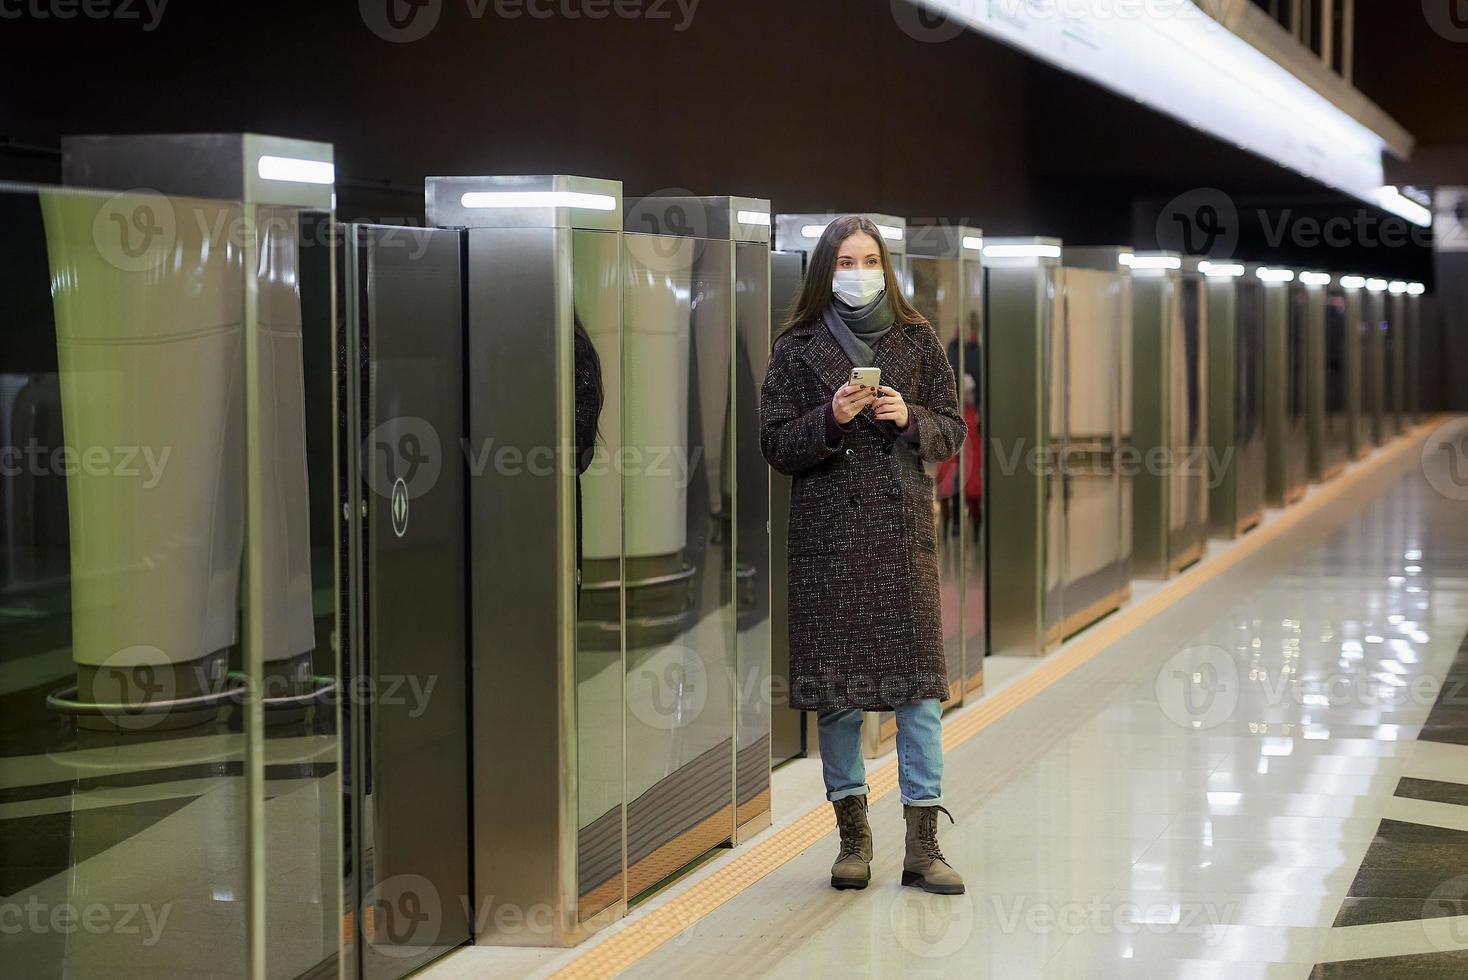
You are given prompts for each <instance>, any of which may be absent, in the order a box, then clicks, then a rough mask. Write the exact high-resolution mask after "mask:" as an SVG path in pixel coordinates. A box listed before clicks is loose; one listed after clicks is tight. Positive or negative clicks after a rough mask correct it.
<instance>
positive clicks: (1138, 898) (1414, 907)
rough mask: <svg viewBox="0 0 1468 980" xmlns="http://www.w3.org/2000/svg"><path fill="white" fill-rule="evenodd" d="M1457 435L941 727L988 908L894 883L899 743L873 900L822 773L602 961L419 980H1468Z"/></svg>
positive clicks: (596, 950)
mask: <svg viewBox="0 0 1468 980" xmlns="http://www.w3.org/2000/svg"><path fill="white" fill-rule="evenodd" d="M1455 426H1456V427H1457V428H1453V427H1455ZM1449 436H1450V437H1451V439H1452V440H1453V442H1454V445H1453V447H1452V448H1453V449H1455V450H1456V449H1463V450H1464V453H1465V456H1468V422H1465V421H1464V420H1462V419H1457V420H1445V419H1443V418H1437V419H1433V420H1431V421H1430V422H1429V423H1426V424H1424V425H1422V426H1419V427H1418V428H1416V429H1414V430H1411V431H1409V432H1408V433H1407V434H1405V435H1403V436H1401V437H1399V438H1397V439H1396V440H1395V441H1394V442H1392V443H1390V444H1389V445H1387V446H1386V447H1383V448H1382V449H1379V450H1377V451H1376V452H1375V453H1374V454H1373V455H1372V456H1371V457H1369V458H1368V459H1366V460H1363V461H1361V462H1358V463H1355V464H1353V465H1352V466H1351V467H1350V468H1349V469H1348V470H1347V472H1346V473H1345V474H1344V475H1342V476H1340V477H1338V478H1337V479H1336V480H1334V481H1331V482H1330V483H1327V484H1324V485H1321V486H1316V487H1312V488H1311V490H1310V492H1309V494H1308V495H1307V496H1306V498H1305V500H1304V501H1302V502H1301V503H1299V504H1296V505H1295V506H1294V507H1292V508H1290V509H1288V510H1286V511H1279V512H1275V511H1271V512H1270V513H1269V515H1268V516H1267V518H1266V520H1265V522H1264V523H1263V524H1262V525H1261V526H1260V527H1259V528H1257V529H1256V530H1254V531H1252V532H1250V533H1249V534H1247V535H1245V536H1244V537H1243V538H1241V539H1239V540H1238V541H1234V542H1214V543H1213V544H1212V545H1211V546H1210V549H1209V554H1208V556H1207V557H1206V558H1205V559H1204V560H1203V561H1202V562H1200V563H1199V564H1198V565H1195V566H1194V567H1193V568H1192V569H1189V570H1187V571H1185V572H1183V573H1182V574H1181V575H1180V576H1177V577H1175V578H1174V579H1172V580H1171V581H1169V582H1167V583H1138V585H1137V588H1136V590H1135V593H1134V597H1133V600H1132V602H1131V603H1129V604H1128V606H1127V607H1125V608H1124V609H1123V610H1122V611H1120V612H1119V613H1117V614H1114V615H1113V616H1112V617H1110V618H1109V619H1108V620H1104V621H1103V622H1101V623H1099V624H1097V625H1096V626H1093V627H1092V628H1090V629H1088V630H1087V631H1085V632H1084V633H1082V634H1080V635H1079V636H1078V637H1076V638H1074V639H1072V640H1071V641H1069V642H1068V643H1067V644H1065V645H1064V646H1062V647H1061V649H1060V650H1058V651H1056V652H1055V653H1053V654H1051V655H1050V656H1049V657H1046V658H1042V659H1037V660H1033V661H1003V660H994V658H991V660H992V661H993V662H992V664H991V666H990V668H989V673H988V681H987V693H986V696H985V698H984V699H982V700H981V701H980V702H979V703H978V704H977V705H972V706H969V707H966V708H963V709H961V710H960V711H956V712H953V713H951V714H950V715H949V716H948V718H947V719H946V722H945V735H944V741H945V750H946V765H945V772H944V792H945V805H946V806H947V808H948V809H949V810H950V811H952V813H953V815H954V817H955V818H956V823H954V824H953V825H949V824H948V823H947V821H941V824H942V826H941V830H940V842H941V844H942V847H943V849H944V851H945V852H946V854H947V856H948V858H949V860H950V862H951V863H952V864H953V865H954V866H955V867H956V868H957V869H958V870H959V871H960V872H961V873H962V874H963V875H964V877H965V879H966V881H967V886H968V887H967V892H966V894H964V895H962V896H937V895H928V894H926V893H923V892H921V891H920V890H918V889H915V888H904V887H901V886H900V885H899V878H900V874H901V864H902V839H903V823H902V817H901V804H900V802H899V800H898V797H897V793H896V788H895V783H896V779H895V763H894V762H893V760H892V759H891V758H890V756H889V757H887V758H883V759H878V760H873V761H871V762H870V763H869V765H868V775H869V782H870V783H871V784H872V787H873V799H872V806H871V820H872V825H873V831H874V834H875V839H876V855H875V860H874V862H873V867H872V871H873V881H872V884H871V885H870V886H869V887H868V888H867V889H865V890H863V891H840V892H838V891H834V890H832V889H831V888H830V887H829V883H828V875H829V867H830V864H831V861H832V860H833V859H834V857H835V853H836V842H835V833H834V822H833V820H832V819H831V817H830V807H829V805H827V804H825V803H824V796H823V793H822V790H821V785H820V783H821V778H820V769H819V763H818V762H817V761H815V760H810V759H806V760H799V761H797V762H795V763H793V764H791V765H788V766H785V767H783V768H781V769H780V770H777V772H776V774H775V784H774V800H775V808H776V809H775V819H774V824H773V826H772V827H771V828H770V829H769V830H767V831H765V832H763V833H762V834H761V835H760V836H759V837H757V838H755V839H754V840H753V841H751V842H749V843H748V844H746V845H744V846H741V847H739V848H735V849H732V850H728V851H723V852H720V853H719V854H718V855H717V856H716V857H714V858H713V859H711V860H708V861H706V862H705V863H704V864H702V865H700V866H699V867H697V868H696V869H694V870H692V871H691V872H689V873H688V874H687V875H686V876H685V877H684V878H683V879H681V880H679V881H678V882H676V883H675V884H673V885H672V886H670V887H668V888H667V889H665V890H664V891H663V892H661V893H659V894H658V895H656V896H655V897H654V898H652V899H649V900H648V901H646V902H645V903H643V904H642V905H640V906H638V907H637V908H636V909H635V910H634V911H633V912H632V914H631V915H629V916H628V917H627V918H626V919H624V920H622V921H621V922H619V923H617V924H616V925H614V926H612V927H609V928H608V929H606V930H603V931H602V932H601V933H599V934H598V935H597V936H595V937H593V938H592V939H591V940H589V941H588V942H586V943H584V944H583V945H582V946H580V947H577V948H575V949H572V950H517V949H505V948H489V947H469V948H465V949H463V950H460V951H457V952H455V953H454V954H452V955H450V956H448V957H446V958H445V959H443V960H441V961H439V963H438V964H436V965H435V966H433V967H430V968H429V969H428V970H426V971H424V972H423V973H421V974H420V976H424V977H428V978H431V980H459V978H463V977H471V976H474V977H478V976H496V977H506V976H512V977H515V976H518V977H543V976H568V977H570V976H614V975H621V976H627V977H668V978H674V977H676V978H687V977H697V978H701V980H712V978H718V977H755V976H760V977H804V978H816V977H833V976H843V975H849V976H853V977H864V976H871V977H965V978H996V980H997V978H1003V980H1023V978H1045V980H1081V978H1085V980H1096V978H1110V977H1127V978H1139V980H1140V978H1185V980H1195V978H1199V980H1201V978H1227V980H1254V978H1258V980H1265V978H1267V980H1305V978H1317V980H1337V978H1363V980H1364V978H1398V977H1401V978H1416V980H1421V978H1443V980H1446V978H1455V980H1458V978H1464V977H1468V642H1465V634H1468V480H1465V479H1463V478H1462V476H1461V474H1460V470H1459V467H1460V464H1461V463H1462V462H1464V460H1459V459H1447V458H1445V457H1444V458H1439V454H1438V453H1437V452H1436V445H1437V444H1440V443H1442V442H1443V439H1444V438H1447V437H1449ZM1434 439H1436V440H1437V443H1434V442H1433V440H1434ZM1459 440H1461V441H1462V446H1458V445H1456V443H1457V442H1458V441H1459ZM1444 467H1447V469H1444Z"/></svg>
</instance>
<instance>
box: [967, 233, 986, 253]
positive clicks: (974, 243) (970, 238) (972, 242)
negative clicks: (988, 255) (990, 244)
mask: <svg viewBox="0 0 1468 980" xmlns="http://www.w3.org/2000/svg"><path fill="white" fill-rule="evenodd" d="M963 247H964V248H968V249H972V250H973V251H975V252H982V251H983V250H984V240H983V239H982V238H980V237H979V236H978V235H964V236H963Z"/></svg>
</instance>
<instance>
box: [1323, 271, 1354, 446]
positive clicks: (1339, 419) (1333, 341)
mask: <svg viewBox="0 0 1468 980" xmlns="http://www.w3.org/2000/svg"><path fill="white" fill-rule="evenodd" d="M1347 329H1348V327H1347V323H1346V296H1345V293H1344V292H1343V291H1342V290H1341V289H1340V288H1339V287H1336V286H1333V287H1331V288H1330V289H1329V290H1328V291H1327V293H1326V296H1325V344H1324V348H1325V349H1324V355H1325V377H1324V383H1325V390H1324V399H1323V400H1324V402H1325V427H1324V432H1325V439H1324V446H1323V462H1324V465H1325V467H1326V468H1327V472H1328V471H1330V470H1331V469H1332V468H1334V467H1338V466H1339V465H1340V464H1341V463H1343V462H1345V459H1346V456H1347V455H1348V453H1349V447H1350V424H1351V420H1350V405H1349V403H1348V401H1347V393H1348V388H1347V375H1348V373H1349V367H1348V364H1347V356H1348V355H1347V351H1346V344H1347Z"/></svg>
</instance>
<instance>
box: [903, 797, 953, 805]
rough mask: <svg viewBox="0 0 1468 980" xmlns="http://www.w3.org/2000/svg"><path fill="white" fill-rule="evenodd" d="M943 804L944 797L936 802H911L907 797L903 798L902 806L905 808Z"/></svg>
mask: <svg viewBox="0 0 1468 980" xmlns="http://www.w3.org/2000/svg"><path fill="white" fill-rule="evenodd" d="M942 802H943V797H941V796H940V797H938V798H937V799H935V800H909V799H908V798H907V797H905V796H904V797H902V805H903V806H939V805H941V804H942Z"/></svg>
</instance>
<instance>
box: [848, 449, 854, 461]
mask: <svg viewBox="0 0 1468 980" xmlns="http://www.w3.org/2000/svg"><path fill="white" fill-rule="evenodd" d="M846 458H847V459H856V450H855V449H848V450H846Z"/></svg>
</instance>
